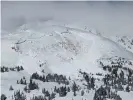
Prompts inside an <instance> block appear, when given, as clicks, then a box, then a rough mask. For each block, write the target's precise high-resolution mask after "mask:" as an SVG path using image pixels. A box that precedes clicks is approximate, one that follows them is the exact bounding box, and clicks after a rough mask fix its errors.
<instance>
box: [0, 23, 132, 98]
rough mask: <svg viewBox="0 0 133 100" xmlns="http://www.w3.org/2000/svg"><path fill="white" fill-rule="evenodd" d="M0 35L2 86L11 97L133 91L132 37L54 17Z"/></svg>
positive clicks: (114, 94) (92, 95)
mask: <svg viewBox="0 0 133 100" xmlns="http://www.w3.org/2000/svg"><path fill="white" fill-rule="evenodd" d="M1 40H2V41H1V45H2V50H1V53H2V62H1V76H2V77H1V81H2V82H1V89H2V93H3V94H6V95H7V100H11V99H13V100H19V99H15V98H19V97H16V96H18V95H19V96H22V97H23V98H27V100H70V99H72V100H126V99H127V98H126V97H128V96H129V95H130V94H131V95H130V98H129V99H128V100H131V99H132V97H133V95H132V93H133V92H132V91H133V87H132V86H133V51H132V50H133V49H132V47H131V46H132V40H127V38H124V39H123V38H121V40H119V39H117V41H116V40H113V39H109V38H105V37H104V36H102V35H100V34H99V33H98V32H97V31H95V30H92V29H88V28H86V27H85V28H84V27H83V28H82V27H78V26H74V25H68V24H66V25H65V24H62V23H57V22H52V21H47V22H45V23H44V22H35V23H27V24H24V25H23V26H21V27H20V28H18V29H17V30H16V31H15V32H13V33H10V34H9V35H4V36H2V38H1ZM123 41H127V42H126V43H127V44H125V42H123ZM123 44H125V46H123ZM129 46H130V48H131V49H127V48H129ZM125 47H126V49H125ZM108 77H111V78H108ZM19 80H20V81H19ZM9 83H10V84H9ZM115 84H116V85H115ZM11 86H13V87H11ZM55 86H56V89H55ZM119 86H121V88H120V87H119ZM9 88H10V89H9ZM57 88H58V89H57ZM109 89H111V90H110V91H109ZM16 90H21V91H23V92H24V94H21V92H20V91H17V92H16ZM46 90H47V91H46ZM99 92H101V93H102V94H100V93H99ZM104 92H105V94H104ZM49 93H50V94H49ZM73 93H74V94H73ZM39 95H41V96H40V97H34V96H39ZM119 95H120V96H119ZM25 96H26V97H25ZM43 96H44V97H43ZM32 97H33V98H32ZM35 98H36V99H35ZM37 98H42V99H37ZM44 98H45V99H44ZM98 98H101V99H98ZM2 100H5V99H2ZM22 100H25V99H22Z"/></svg>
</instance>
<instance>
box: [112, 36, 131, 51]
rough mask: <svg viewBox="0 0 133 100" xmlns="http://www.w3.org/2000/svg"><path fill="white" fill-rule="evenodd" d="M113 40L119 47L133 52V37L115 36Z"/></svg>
mask: <svg viewBox="0 0 133 100" xmlns="http://www.w3.org/2000/svg"><path fill="white" fill-rule="evenodd" d="M111 39H112V40H114V41H115V42H117V43H118V44H119V45H121V46H122V47H124V48H125V49H127V50H129V51H130V52H133V37H131V36H115V37H111Z"/></svg>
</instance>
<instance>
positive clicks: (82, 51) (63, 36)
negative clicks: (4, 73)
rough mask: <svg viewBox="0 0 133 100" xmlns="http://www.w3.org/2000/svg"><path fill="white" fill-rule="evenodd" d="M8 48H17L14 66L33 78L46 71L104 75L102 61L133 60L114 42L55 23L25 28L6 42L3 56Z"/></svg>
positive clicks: (25, 26)
mask: <svg viewBox="0 0 133 100" xmlns="http://www.w3.org/2000/svg"><path fill="white" fill-rule="evenodd" d="M5 39H7V41H9V40H11V39H12V40H13V43H12V45H11V46H9V45H5V43H6V42H7V41H6V42H5ZM7 44H9V43H7ZM5 46H6V47H5ZM7 46H8V49H11V48H10V47H12V48H13V49H12V50H11V54H13V53H12V52H14V51H13V50H15V51H16V53H15V55H17V56H16V57H15V58H16V59H18V60H17V62H13V63H14V64H16V65H22V66H23V67H24V68H25V70H26V71H28V73H30V74H32V73H33V72H35V71H38V72H41V71H42V69H45V72H54V73H60V74H65V75H71V74H73V73H75V72H76V71H77V70H79V69H82V70H85V71H88V72H94V73H96V72H99V71H102V70H101V69H100V68H98V67H97V63H96V61H97V60H98V59H100V58H103V57H104V58H105V57H106V58H110V57H113V56H118V57H123V58H126V59H130V60H132V59H133V54H132V53H131V52H129V51H127V50H125V49H124V48H123V47H122V46H120V45H118V44H117V43H115V42H113V41H111V40H110V39H107V38H104V37H102V36H101V35H98V34H97V33H95V34H94V33H92V31H87V30H85V29H79V28H77V27H76V28H73V26H70V25H63V24H60V23H58V24H57V23H53V22H46V23H29V24H25V25H23V26H21V27H20V28H19V29H18V30H17V31H16V32H15V33H13V34H11V35H10V36H6V37H4V38H3V39H2V48H3V52H4V53H3V54H5V53H6V51H5V49H6V48H7ZM8 49H6V50H7V51H8ZM3 54H2V55H3ZM13 55H14V54H13ZM15 55H14V56H15ZM10 56H12V55H10ZM3 59H7V58H6V56H4V55H3ZM3 61H4V60H3ZM39 66H41V68H40V67H39ZM29 69H32V70H29Z"/></svg>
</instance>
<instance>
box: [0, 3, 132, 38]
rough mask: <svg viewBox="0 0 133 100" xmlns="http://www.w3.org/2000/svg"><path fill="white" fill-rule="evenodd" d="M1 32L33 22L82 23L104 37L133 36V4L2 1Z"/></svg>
mask: <svg viewBox="0 0 133 100" xmlns="http://www.w3.org/2000/svg"><path fill="white" fill-rule="evenodd" d="M1 6H2V18H1V21H2V30H6V31H11V30H12V31H13V30H15V29H17V27H19V26H21V25H23V24H25V23H27V22H28V21H35V20H47V19H50V20H57V21H62V22H64V23H76V24H77V25H81V24H84V25H86V26H88V27H90V28H95V29H97V30H99V31H100V32H103V33H104V34H105V35H114V34H116V35H119V34H124V35H132V36H133V2H132V1H131V2H96V1H95V2H46V1H43V2H33V1H29V2H28V1H22V2H20V1H19V2H17V1H14V2H2V5H1Z"/></svg>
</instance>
